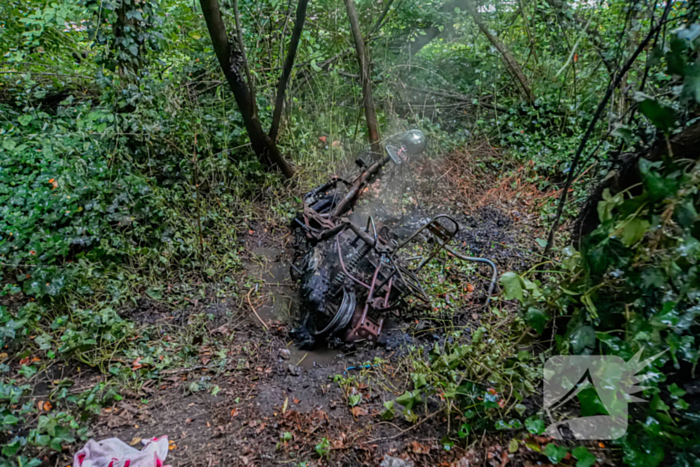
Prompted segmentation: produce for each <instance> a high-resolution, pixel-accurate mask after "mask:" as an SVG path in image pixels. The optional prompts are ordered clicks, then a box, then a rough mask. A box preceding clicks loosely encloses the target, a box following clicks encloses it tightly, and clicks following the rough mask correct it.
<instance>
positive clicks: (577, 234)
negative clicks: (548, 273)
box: [572, 122, 700, 248]
mask: <svg viewBox="0 0 700 467" xmlns="http://www.w3.org/2000/svg"><path fill="white" fill-rule="evenodd" d="M699 144H700V122H695V123H694V124H692V125H691V126H689V127H687V128H686V129H684V130H683V131H682V132H680V133H678V134H677V135H675V136H674V137H673V138H671V139H669V140H668V143H667V142H666V140H665V139H662V140H660V141H659V142H658V143H657V144H656V145H654V146H653V147H652V148H650V149H649V150H648V151H646V152H643V153H639V154H625V155H623V159H622V163H621V164H620V167H619V168H618V169H617V170H615V171H614V172H611V173H610V174H608V176H607V177H605V179H604V180H603V181H602V182H601V183H600V185H598V186H597V187H596V188H595V189H594V190H593V191H592V192H591V194H590V195H589V196H588V198H587V199H586V201H585V203H584V204H583V206H582V207H581V211H580V212H579V215H578V218H577V219H576V222H575V224H574V230H573V236H572V241H573V244H574V245H576V246H577V247H578V248H580V247H581V243H582V241H583V239H584V238H585V237H586V236H587V235H588V234H590V233H591V232H593V231H594V230H595V229H596V228H597V227H598V226H599V225H600V219H599V218H598V203H599V202H600V201H602V200H603V191H605V189H606V188H607V189H608V190H610V194H611V195H613V196H614V195H616V194H617V193H621V192H623V191H628V190H630V194H631V195H633V196H635V195H638V194H640V193H641V191H642V186H641V185H642V175H641V173H640V172H639V159H640V158H644V159H647V160H649V161H652V162H656V161H660V160H662V159H663V158H664V157H668V155H669V152H668V149H669V147H670V148H671V154H672V155H673V159H674V160H682V159H689V160H698V158H700V151H698V150H697V148H698V145H699Z"/></svg>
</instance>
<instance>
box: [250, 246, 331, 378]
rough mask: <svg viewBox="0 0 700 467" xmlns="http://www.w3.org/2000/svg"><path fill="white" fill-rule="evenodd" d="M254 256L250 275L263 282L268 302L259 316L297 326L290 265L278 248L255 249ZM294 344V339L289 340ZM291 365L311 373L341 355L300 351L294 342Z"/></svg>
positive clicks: (316, 351)
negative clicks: (313, 369)
mask: <svg viewBox="0 0 700 467" xmlns="http://www.w3.org/2000/svg"><path fill="white" fill-rule="evenodd" d="M253 254H254V255H255V256H257V258H256V261H255V262H254V263H253V264H251V268H250V271H249V274H250V275H251V276H252V277H255V278H262V279H263V281H264V282H265V283H264V286H263V289H262V293H263V295H264V296H265V302H264V303H263V304H262V305H261V306H260V307H259V308H257V310H256V311H257V312H258V315H260V317H261V318H262V319H263V320H265V321H270V320H277V321H282V322H284V323H289V324H291V325H292V326H294V325H295V324H296V323H295V319H296V318H297V317H298V316H299V302H298V300H297V289H296V285H295V284H294V282H293V281H292V278H291V275H290V272H289V271H290V265H289V261H287V260H286V259H283V258H282V257H283V256H284V255H283V251H282V250H279V249H275V248H256V249H254V250H253ZM290 340H291V339H290ZM287 348H288V349H289V352H290V358H289V360H288V361H289V363H290V365H298V366H300V367H302V368H306V369H310V368H313V366H314V364H315V365H329V364H331V363H333V361H334V360H335V359H336V356H337V355H338V351H337V350H334V349H329V348H319V349H314V350H299V349H298V348H297V347H296V345H295V344H294V343H293V342H290V343H288V346H287Z"/></svg>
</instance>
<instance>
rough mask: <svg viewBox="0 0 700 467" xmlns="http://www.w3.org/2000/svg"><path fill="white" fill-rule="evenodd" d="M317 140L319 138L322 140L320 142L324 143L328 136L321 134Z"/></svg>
mask: <svg viewBox="0 0 700 467" xmlns="http://www.w3.org/2000/svg"><path fill="white" fill-rule="evenodd" d="M318 140H319V141H320V142H322V143H325V142H326V141H328V137H327V136H321V137H319V138H318Z"/></svg>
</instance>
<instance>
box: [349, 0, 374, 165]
mask: <svg viewBox="0 0 700 467" xmlns="http://www.w3.org/2000/svg"><path fill="white" fill-rule="evenodd" d="M345 7H346V8H347V10H348V18H349V20H350V27H351V29H352V36H353V39H355V49H356V51H357V62H358V64H359V66H360V82H361V83H362V95H363V96H364V107H365V118H366V119H367V129H368V130H369V142H370V144H371V145H372V152H373V153H375V154H381V153H382V149H381V147H380V145H379V130H378V129H377V113H376V112H375V110H374V99H372V80H371V76H370V69H369V59H368V57H367V53H366V51H365V41H364V39H363V38H362V31H360V19H359V17H358V15H357V9H355V2H354V1H353V0H345Z"/></svg>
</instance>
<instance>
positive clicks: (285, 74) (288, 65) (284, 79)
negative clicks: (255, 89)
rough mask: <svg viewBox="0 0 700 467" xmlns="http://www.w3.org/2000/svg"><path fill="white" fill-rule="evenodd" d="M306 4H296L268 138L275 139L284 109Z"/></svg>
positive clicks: (300, 2)
mask: <svg viewBox="0 0 700 467" xmlns="http://www.w3.org/2000/svg"><path fill="white" fill-rule="evenodd" d="M308 4H309V0H299V4H298V5H297V19H296V22H295V23H294V30H293V31H292V38H291V39H290V41H289V51H288V52H287V58H286V59H285V61H284V68H283V69H282V76H281V77H280V80H279V83H277V100H276V102H275V113H274V115H273V116H272V127H271V128H270V138H272V140H273V141H274V140H276V139H277V133H278V132H279V127H280V120H282V110H283V109H284V93H285V90H286V89H287V83H288V82H289V76H290V75H291V74H292V67H293V66H294V59H295V58H296V55H297V47H298V46H299V39H300V38H301V32H302V31H303V29H304V21H305V20H306V6H307V5H308Z"/></svg>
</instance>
